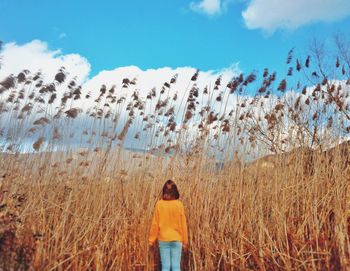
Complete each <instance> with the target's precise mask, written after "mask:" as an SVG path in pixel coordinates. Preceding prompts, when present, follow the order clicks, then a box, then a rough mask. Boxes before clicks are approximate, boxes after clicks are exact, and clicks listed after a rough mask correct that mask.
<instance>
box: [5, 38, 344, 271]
mask: <svg viewBox="0 0 350 271" xmlns="http://www.w3.org/2000/svg"><path fill="white" fill-rule="evenodd" d="M314 45H315V46H314V47H313V48H312V50H311V52H310V54H307V55H306V56H304V57H295V52H294V50H291V51H290V52H289V54H288V57H287V59H286V64H287V71H286V75H285V76H282V78H280V77H278V76H277V74H276V73H274V72H270V71H269V70H268V69H264V70H263V71H262V72H261V74H259V73H258V72H253V73H250V74H248V75H244V74H237V76H235V77H234V78H232V80H230V81H229V82H223V80H222V78H221V77H220V76H218V78H217V79H216V80H215V82H213V84H208V86H207V87H205V88H199V87H198V85H197V84H196V82H197V80H198V77H199V76H200V75H201V74H200V72H199V71H195V72H194V74H193V76H192V77H191V79H190V81H189V82H188V87H187V89H186V90H184V91H183V92H181V95H179V97H178V94H177V93H174V91H173V89H174V88H176V83H177V80H181V78H178V75H174V76H173V77H172V78H169V81H167V82H164V84H162V87H161V88H160V89H152V90H150V91H149V92H147V95H145V96H142V93H140V92H139V91H138V89H140V88H142V86H137V80H136V79H134V78H125V79H123V80H122V82H120V85H119V86H116V87H110V86H101V88H100V90H96V91H93V92H90V91H86V90H84V87H83V86H79V85H77V84H76V82H75V81H74V79H72V80H67V78H68V73H67V72H66V71H65V69H64V68H62V69H61V70H59V71H58V72H57V74H56V76H55V78H54V80H53V81H52V82H46V81H45V80H44V79H43V77H42V74H41V73H40V72H38V73H32V72H30V71H27V70H23V72H21V73H20V74H18V75H9V76H8V77H7V78H5V79H4V80H2V81H1V82H0V150H1V152H0V270H158V269H159V268H160V263H159V253H158V251H157V249H150V248H149V247H148V232H149V227H150V221H151V218H152V212H153V208H154V206H155V203H156V201H157V199H159V196H160V190H161V187H162V185H163V183H164V182H165V180H167V179H169V178H172V179H173V180H174V181H175V182H176V183H177V185H178V187H179V191H180V194H181V196H180V199H181V200H182V201H183V203H184V206H185V210H186V216H187V221H188V230H189V249H188V250H187V251H185V253H184V255H183V259H182V266H183V270H348V269H349V268H350V165H349V163H350V144H349V142H348V141H347V140H348V139H349V132H350V100H349V94H350V87H349V85H350V79H349V78H350V54H349V52H348V51H346V48H347V47H344V46H342V45H344V43H341V42H340V41H339V40H337V45H338V46H337V48H338V54H337V56H336V57H335V58H333V57H332V58H331V59H329V58H328V57H327V58H326V57H325V55H324V52H325V48H324V47H323V46H322V45H320V44H317V46H316V44H314ZM125 90H126V91H125ZM120 93H126V94H125V95H124V94H123V95H121V94H120ZM137 142H138V143H137ZM126 146H127V148H126ZM133 146H137V148H138V150H136V148H134V149H133V148H132V147H133ZM140 146H141V147H140Z"/></svg>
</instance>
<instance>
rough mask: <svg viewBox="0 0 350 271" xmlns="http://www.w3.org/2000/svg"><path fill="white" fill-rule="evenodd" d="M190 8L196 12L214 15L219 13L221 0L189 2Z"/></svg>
mask: <svg viewBox="0 0 350 271" xmlns="http://www.w3.org/2000/svg"><path fill="white" fill-rule="evenodd" d="M190 8H191V9H192V10H193V11H196V12H201V13H205V14H208V15H215V14H220V13H221V11H222V3H221V0H202V1H200V2H191V3H190Z"/></svg>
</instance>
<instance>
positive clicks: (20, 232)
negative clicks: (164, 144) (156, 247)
mask: <svg viewBox="0 0 350 271" xmlns="http://www.w3.org/2000/svg"><path fill="white" fill-rule="evenodd" d="M294 155H295V154H294ZM323 156H324V155H321V154H318V155H317V154H316V155H315V162H314V163H313V165H312V168H313V170H312V171H313V172H312V173H311V174H310V173H309V172H306V171H305V170H304V161H303V160H302V159H301V158H300V157H299V156H296V157H297V158H295V157H294V158H293V157H290V158H289V159H274V160H271V158H270V162H269V163H273V166H272V165H271V164H268V166H267V167H266V161H262V163H261V164H252V165H247V166H238V165H237V164H236V165H232V166H229V167H227V168H225V169H224V170H223V171H220V172H218V173H217V174H214V173H208V172H205V171H201V170H200V169H198V168H196V167H194V168H192V169H191V170H189V171H186V170H183V171H181V170H179V169H176V170H174V167H175V166H176V164H177V163H176V162H173V164H166V163H164V166H163V167H161V166H159V167H152V168H150V167H148V166H150V165H154V164H157V165H161V164H162V163H161V161H160V160H159V159H161V158H151V159H158V160H159V161H155V160H153V161H149V160H147V161H148V163H149V164H148V166H147V165H145V168H142V169H139V168H138V167H135V168H133V169H129V170H128V171H126V170H123V171H120V172H114V174H112V175H110V174H107V175H106V176H96V175H84V171H85V170H82V169H80V168H79V167H77V168H75V166H74V165H73V164H79V163H80V162H79V161H73V162H72V163H71V164H70V165H72V166H71V167H70V166H69V167H67V165H63V166H64V168H62V166H57V165H55V166H54V167H53V166H52V165H51V166H50V164H46V165H44V166H45V170H44V171H43V172H42V173H40V172H41V171H40V170H34V169H32V170H28V169H27V170H23V167H22V166H21V163H23V161H22V162H21V161H20V159H19V158H15V157H13V158H6V163H12V164H13V165H16V167H12V166H11V167H10V169H9V170H8V171H7V172H6V176H5V177H4V178H3V180H2V182H1V183H2V187H1V196H2V200H1V202H2V203H1V204H2V207H1V217H2V220H1V235H0V236H1V242H0V250H1V251H7V252H10V251H11V253H14V255H17V256H7V254H2V255H3V256H2V257H3V261H2V263H3V264H4V266H6V265H5V264H9V265H14V264H22V265H23V266H24V265H30V266H32V268H34V269H36V270H154V269H155V268H156V267H155V266H156V265H158V258H157V255H154V253H153V254H152V252H150V251H148V247H147V236H148V230H149V225H150V219H151V216H152V211H153V207H154V204H155V202H156V200H157V198H158V196H159V190H160V187H161V186H162V184H163V181H164V180H165V179H166V178H167V177H170V176H173V177H174V179H175V180H176V182H177V183H178V186H179V189H180V191H181V194H182V200H183V202H184V204H185V206H186V211H187V217H188V226H189V240H190V249H189V251H188V253H187V254H186V255H185V257H184V261H183V267H184V270H249V269H251V270H256V269H260V270H281V269H283V270H310V269H313V270H339V269H341V268H342V269H343V270H346V269H347V268H349V267H350V265H349V264H350V263H349V259H350V258H349V251H350V250H349V249H350V246H349V237H350V236H349V234H350V232H349V227H350V224H349V222H350V213H349V211H350V201H349V199H350V195H349V191H350V187H349V185H350V178H349V176H350V172H349V167H347V169H346V170H345V171H344V168H339V167H338V163H332V164H329V163H324V162H323V161H324V159H320V158H321V157H323ZM335 157H337V156H335ZM339 158H341V157H339ZM27 159H28V158H27ZM30 159H32V160H35V159H39V158H37V157H35V156H33V157H31V158H30ZM134 159H137V158H134ZM191 159H196V158H195V157H192V158H191ZM16 160H19V162H17V163H16ZM46 160H47V159H46ZM1 161H2V162H1V163H2V166H4V164H3V163H4V162H5V160H1ZM271 161H272V162H271ZM33 162H34V161H33ZM33 164H38V163H37V162H34V163H33ZM194 164H196V163H194ZM339 165H340V163H339ZM271 167H272V168H271ZM74 168H75V169H74ZM62 170H66V171H70V170H72V172H74V173H72V174H68V175H60V174H59V173H60V172H61V171H62ZM33 172H37V173H33ZM8 217H14V218H13V219H14V221H13V222H11V223H12V224H11V223H9V222H7V220H6V218H8ZM9 225H13V228H10V229H9V227H10V226H9ZM10 233H11V234H14V236H12V235H11V236H10V237H9V236H8V235H9V234H10ZM6 238H7V239H6ZM8 238H14V239H15V240H16V242H12V241H11V242H10V243H8V242H9V241H6V240H8ZM20 253H24V254H25V255H26V256H25V257H24V256H23V257H19V256H18V254H20ZM156 254H157V252H156ZM14 257H15V258H14ZM16 257H17V258H16ZM5 269H6V268H5Z"/></svg>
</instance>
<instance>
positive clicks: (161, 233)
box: [149, 180, 188, 271]
mask: <svg viewBox="0 0 350 271" xmlns="http://www.w3.org/2000/svg"><path fill="white" fill-rule="evenodd" d="M179 197H180V194H179V191H178V190H177V186H176V184H175V183H174V182H173V181H172V180H168V181H166V182H165V184H164V186H163V191H162V199H161V200H159V201H158V202H157V204H156V207H155V211H154V215H153V220H152V225H151V230H150V235H149V245H150V246H153V245H154V243H155V241H156V240H157V239H158V241H159V250H160V259H161V262H162V271H170V268H171V270H172V271H180V270H181V269H180V264H181V252H182V248H184V249H186V248H187V244H188V237H187V223H186V216H185V210H184V206H183V204H182V202H181V201H180V200H179Z"/></svg>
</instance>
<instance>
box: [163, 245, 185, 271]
mask: <svg viewBox="0 0 350 271" xmlns="http://www.w3.org/2000/svg"><path fill="white" fill-rule="evenodd" d="M159 250H160V260H161V262H162V271H170V270H172V271H181V268H180V265H181V252H182V243H181V242H179V241H173V242H163V241H159ZM170 267H171V269H170Z"/></svg>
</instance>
